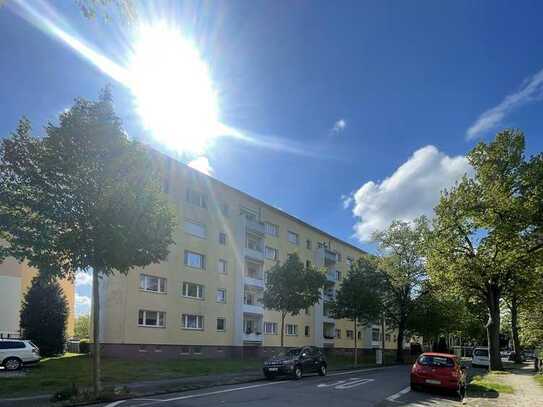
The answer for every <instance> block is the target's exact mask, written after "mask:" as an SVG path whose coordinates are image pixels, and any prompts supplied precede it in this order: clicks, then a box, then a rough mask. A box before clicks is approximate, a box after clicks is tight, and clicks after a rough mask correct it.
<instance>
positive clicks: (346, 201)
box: [341, 192, 354, 209]
mask: <svg viewBox="0 0 543 407" xmlns="http://www.w3.org/2000/svg"><path fill="white" fill-rule="evenodd" d="M353 199H354V197H353V193H352V192H351V193H350V194H349V195H341V202H342V203H343V209H347V208H349V207H350V206H351V204H352V203H353Z"/></svg>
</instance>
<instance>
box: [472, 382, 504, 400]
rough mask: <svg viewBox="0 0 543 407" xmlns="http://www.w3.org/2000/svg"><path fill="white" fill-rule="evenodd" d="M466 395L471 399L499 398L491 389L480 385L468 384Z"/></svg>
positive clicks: (498, 394)
mask: <svg viewBox="0 0 543 407" xmlns="http://www.w3.org/2000/svg"><path fill="white" fill-rule="evenodd" d="M467 395H468V396H469V397H471V398H485V399H495V398H498V397H499V396H500V393H498V392H497V391H496V390H494V389H493V388H492V387H489V386H485V385H482V384H469V385H468V391H467Z"/></svg>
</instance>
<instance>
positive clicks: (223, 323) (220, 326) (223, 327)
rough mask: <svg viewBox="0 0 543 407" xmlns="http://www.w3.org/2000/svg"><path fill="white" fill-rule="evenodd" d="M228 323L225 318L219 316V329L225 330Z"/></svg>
mask: <svg viewBox="0 0 543 407" xmlns="http://www.w3.org/2000/svg"><path fill="white" fill-rule="evenodd" d="M225 327H226V323H225V320H224V318H217V331H224V330H225Z"/></svg>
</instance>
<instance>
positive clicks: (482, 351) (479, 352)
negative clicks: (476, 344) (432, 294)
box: [473, 349, 488, 356]
mask: <svg viewBox="0 0 543 407" xmlns="http://www.w3.org/2000/svg"><path fill="white" fill-rule="evenodd" d="M473 354H474V355H475V356H488V349H475V351H474V352H473Z"/></svg>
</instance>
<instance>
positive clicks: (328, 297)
mask: <svg viewBox="0 0 543 407" xmlns="http://www.w3.org/2000/svg"><path fill="white" fill-rule="evenodd" d="M322 297H323V300H324V301H325V302H330V301H334V299H335V298H336V290H335V289H333V288H329V289H326V290H324V292H323V293H322Z"/></svg>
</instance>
